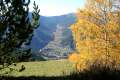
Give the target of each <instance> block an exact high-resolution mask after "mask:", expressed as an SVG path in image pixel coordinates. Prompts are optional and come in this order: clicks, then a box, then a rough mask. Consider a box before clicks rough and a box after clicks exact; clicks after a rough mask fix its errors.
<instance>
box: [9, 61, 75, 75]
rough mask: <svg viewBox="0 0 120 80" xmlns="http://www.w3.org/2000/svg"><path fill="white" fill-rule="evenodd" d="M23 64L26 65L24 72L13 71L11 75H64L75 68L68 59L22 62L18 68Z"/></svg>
mask: <svg viewBox="0 0 120 80" xmlns="http://www.w3.org/2000/svg"><path fill="white" fill-rule="evenodd" d="M21 65H24V66H25V68H26V69H25V70H24V71H22V72H17V71H13V72H11V73H10V74H8V75H9V76H15V77H20V76H26V77H27V76H62V75H64V76H65V75H69V74H70V73H71V72H72V71H73V70H74V68H73V64H72V63H70V62H69V61H68V60H51V61H40V62H21V63H18V64H17V67H15V68H16V69H19V68H20V66H21Z"/></svg>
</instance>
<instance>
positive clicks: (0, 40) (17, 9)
mask: <svg viewBox="0 0 120 80" xmlns="http://www.w3.org/2000/svg"><path fill="white" fill-rule="evenodd" d="M29 3H30V0H0V65H3V67H2V68H4V66H5V64H7V66H8V65H11V64H12V63H13V62H16V61H19V58H20V59H23V58H22V57H23V56H24V54H25V56H24V57H25V58H26V59H27V58H28V57H30V54H29V53H30V52H31V50H30V49H29V48H24V47H23V46H24V45H29V43H30V40H31V37H32V35H33V34H32V33H33V30H34V29H35V28H36V27H37V26H38V21H39V12H40V10H39V9H38V6H37V5H36V4H35V2H34V11H33V13H32V14H33V15H32V21H30V20H29V16H28V14H29V8H28V5H29ZM19 53H21V54H22V53H23V54H22V56H20V54H19ZM2 68H1V69H2Z"/></svg>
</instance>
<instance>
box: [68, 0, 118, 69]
mask: <svg viewBox="0 0 120 80" xmlns="http://www.w3.org/2000/svg"><path fill="white" fill-rule="evenodd" d="M116 2H117V0H87V3H86V6H85V8H84V9H80V10H78V12H77V21H76V23H74V24H73V25H72V26H71V30H72V33H73V37H74V41H75V44H76V51H75V52H74V53H73V54H71V55H70V56H69V60H70V61H72V62H74V63H75V67H76V69H77V70H85V69H89V67H90V66H91V65H94V64H96V65H98V66H108V67H110V68H111V69H113V68H117V69H120V68H119V67H120V8H119V5H118V4H116Z"/></svg>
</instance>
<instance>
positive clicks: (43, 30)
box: [30, 14, 76, 52]
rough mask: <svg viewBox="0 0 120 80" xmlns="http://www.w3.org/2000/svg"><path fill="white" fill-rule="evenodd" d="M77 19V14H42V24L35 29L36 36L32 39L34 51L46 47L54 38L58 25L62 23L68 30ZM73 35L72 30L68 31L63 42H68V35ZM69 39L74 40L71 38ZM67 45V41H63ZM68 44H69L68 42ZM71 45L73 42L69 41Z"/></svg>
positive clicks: (31, 45)
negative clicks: (49, 15)
mask: <svg viewBox="0 0 120 80" xmlns="http://www.w3.org/2000/svg"><path fill="white" fill-rule="evenodd" d="M75 21H76V16H75V14H67V15H61V16H53V17H45V16H40V26H39V27H38V28H37V29H36V30H34V36H33V38H32V40H31V44H30V47H31V48H32V51H33V52H38V51H39V50H40V49H43V48H45V47H46V46H47V45H48V44H49V42H51V41H53V40H54V32H55V31H56V29H57V26H58V25H60V26H62V27H63V28H65V29H64V30H67V31H68V32H69V31H70V30H68V29H67V28H68V27H69V26H70V25H71V24H73V23H74V22H75ZM70 35H71V32H69V33H67V35H63V36H64V40H63V42H66V41H67V39H66V38H65V37H68V36H70ZM65 39H66V40H65ZM68 40H72V38H69V39H68ZM62 44H63V45H65V44H66V43H62ZM67 45H68V44H67ZM69 45H71V43H69Z"/></svg>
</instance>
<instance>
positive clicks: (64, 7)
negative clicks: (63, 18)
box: [30, 0, 85, 16]
mask: <svg viewBox="0 0 120 80" xmlns="http://www.w3.org/2000/svg"><path fill="white" fill-rule="evenodd" d="M33 1H36V4H38V5H39V8H40V14H41V15H44V16H58V15H63V14H67V13H72V12H76V10H77V9H78V8H83V7H84V4H85V0H31V4H30V11H32V5H33Z"/></svg>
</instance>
